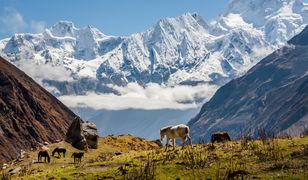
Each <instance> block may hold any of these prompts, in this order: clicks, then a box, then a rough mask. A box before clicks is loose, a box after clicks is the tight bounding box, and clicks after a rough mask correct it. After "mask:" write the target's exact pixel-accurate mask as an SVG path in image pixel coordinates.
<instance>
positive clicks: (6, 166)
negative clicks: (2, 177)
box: [1, 163, 9, 170]
mask: <svg viewBox="0 0 308 180" xmlns="http://www.w3.org/2000/svg"><path fill="white" fill-rule="evenodd" d="M8 167H9V165H8V164H6V163H3V164H2V167H1V169H3V170H4V169H6V168H8Z"/></svg>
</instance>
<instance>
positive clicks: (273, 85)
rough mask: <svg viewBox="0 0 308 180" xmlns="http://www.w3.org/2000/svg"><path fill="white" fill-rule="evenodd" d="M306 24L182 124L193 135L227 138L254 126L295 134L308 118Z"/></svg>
mask: <svg viewBox="0 0 308 180" xmlns="http://www.w3.org/2000/svg"><path fill="white" fill-rule="evenodd" d="M307 37H308V27H306V28H305V29H304V30H303V31H302V32H301V33H300V34H298V35H297V36H295V37H294V38H293V39H291V40H290V41H289V45H287V46H285V47H283V48H281V49H279V50H277V51H275V52H274V53H272V54H271V55H269V56H267V57H266V58H264V59H263V60H261V61H260V62H259V63H258V64H257V65H256V66H254V67H253V68H251V69H250V70H249V71H248V72H247V73H246V74H245V75H244V76H242V77H240V78H238V79H235V80H232V81H231V82H229V83H227V84H226V85H224V86H223V87H221V88H220V89H219V90H218V91H217V92H216V93H215V95H214V96H213V97H212V99H211V100H210V101H209V102H207V103H205V104H204V105H203V106H202V108H201V110H200V112H199V113H198V115H197V116H196V117H195V118H193V119H192V120H191V121H190V122H189V123H188V125H189V126H190V128H191V132H192V136H193V138H194V139H195V140H198V139H199V138H205V139H208V138H209V137H210V135H211V133H212V132H215V131H228V132H230V133H231V136H232V137H233V138H237V137H239V135H240V134H241V133H243V132H245V133H246V132H249V133H251V134H252V135H256V134H257V131H258V129H265V130H266V131H268V132H271V133H273V134H278V133H288V134H289V135H292V136H298V135H300V134H301V133H302V132H303V131H304V130H305V129H306V128H307V123H308V116H307V112H308V71H307V70H308V61H307V58H308V52H307V48H308V41H307V40H308V38H307Z"/></svg>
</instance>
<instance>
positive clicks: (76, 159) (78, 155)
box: [71, 152, 84, 163]
mask: <svg viewBox="0 0 308 180" xmlns="http://www.w3.org/2000/svg"><path fill="white" fill-rule="evenodd" d="M83 156H84V152H78V153H77V152H74V153H73V154H72V156H71V157H73V158H74V163H81V158H82V157H83Z"/></svg>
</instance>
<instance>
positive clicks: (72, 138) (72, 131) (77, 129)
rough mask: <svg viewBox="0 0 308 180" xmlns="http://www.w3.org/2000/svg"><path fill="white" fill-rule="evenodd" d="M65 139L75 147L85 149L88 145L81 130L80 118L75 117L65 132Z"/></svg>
mask: <svg viewBox="0 0 308 180" xmlns="http://www.w3.org/2000/svg"><path fill="white" fill-rule="evenodd" d="M66 141H67V142H68V143H71V144H72V146H74V147H75V148H77V149H80V150H87V149H88V145H87V142H86V138H85V137H84V135H83V131H82V120H81V119H80V118H79V117H75V119H74V120H73V122H72V124H71V125H70V127H69V128H68V131H67V133H66Z"/></svg>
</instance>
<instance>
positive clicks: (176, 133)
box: [160, 124, 192, 150]
mask: <svg viewBox="0 0 308 180" xmlns="http://www.w3.org/2000/svg"><path fill="white" fill-rule="evenodd" d="M165 136H166V137H167V144H166V150H167V148H168V145H169V142H170V140H172V143H173V149H174V148H175V139H177V138H181V139H182V148H184V145H185V142H186V141H187V139H188V140H189V143H190V145H192V143H191V138H190V136H189V127H188V126H186V125H185V124H179V125H176V126H166V127H163V128H161V129H160V140H161V141H163V140H164V137H165Z"/></svg>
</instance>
